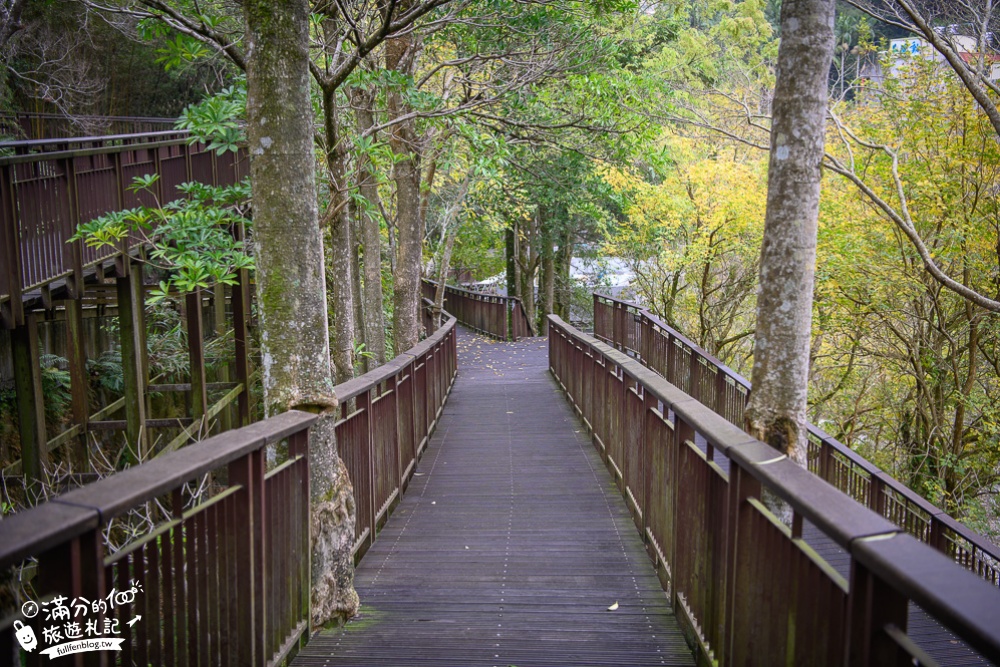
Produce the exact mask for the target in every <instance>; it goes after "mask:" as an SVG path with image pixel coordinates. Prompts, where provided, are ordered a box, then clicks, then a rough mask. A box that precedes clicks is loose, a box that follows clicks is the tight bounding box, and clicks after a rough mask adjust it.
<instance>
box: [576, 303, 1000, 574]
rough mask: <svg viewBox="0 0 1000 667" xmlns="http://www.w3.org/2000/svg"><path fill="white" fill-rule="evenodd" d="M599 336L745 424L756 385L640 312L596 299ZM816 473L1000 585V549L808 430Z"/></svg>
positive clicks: (825, 437) (833, 440) (846, 450)
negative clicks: (752, 384)
mask: <svg viewBox="0 0 1000 667" xmlns="http://www.w3.org/2000/svg"><path fill="white" fill-rule="evenodd" d="M594 336H595V337H596V338H598V339H600V340H602V341H604V342H606V343H608V344H609V345H611V346H612V347H614V348H616V349H618V350H620V351H622V352H625V353H627V354H629V355H631V356H633V357H634V358H635V359H636V360H638V361H639V362H641V363H642V364H643V365H644V366H646V367H648V368H650V369H652V370H653V371H655V372H656V373H657V374H659V375H660V376H661V377H663V378H665V379H666V380H667V381H668V382H670V383H671V384H673V385H674V386H676V387H678V388H679V389H680V390H681V391H683V392H685V393H686V394H688V395H689V396H692V397H694V398H695V399H697V400H699V401H700V402H701V403H703V404H704V405H706V406H708V407H709V408H710V409H712V410H713V411H715V413H716V414H719V415H721V416H722V417H724V418H725V419H727V420H728V421H729V422H730V423H732V424H735V425H737V426H742V423H743V411H744V409H745V408H746V404H747V401H748V400H749V398H750V382H748V381H747V380H746V378H744V377H743V376H742V375H740V374H739V373H737V372H735V371H734V370H732V369H731V368H729V367H728V366H726V365H725V364H724V363H722V362H721V361H719V360H718V359H717V358H715V357H714V356H712V355H711V354H709V353H708V352H706V351H705V350H704V349H702V348H701V347H699V346H698V345H697V344H696V343H693V342H692V341H691V340H689V339H688V338H686V337H685V336H684V335H683V334H681V333H680V332H678V331H677V330H675V329H673V328H671V327H670V326H668V325H667V324H666V323H664V322H663V321H662V320H660V319H659V318H657V317H656V316H655V315H653V314H652V313H651V312H649V311H648V310H646V309H644V308H642V307H641V306H639V305H637V304H634V303H630V302H628V301H623V300H621V299H614V298H612V297H609V296H604V295H602V294H596V293H595V294H594ZM808 428H809V434H808V439H809V451H808V464H809V470H811V471H812V472H813V473H815V474H816V475H818V476H819V477H821V478H823V479H824V480H826V481H827V482H829V483H830V484H832V485H833V486H835V487H837V488H838V489H840V490H841V491H843V492H844V493H846V494H847V495H849V496H851V497H852V498H854V499H855V500H857V501H858V502H859V503H861V504H862V505H865V506H866V507H868V508H870V509H871V510H873V511H874V512H876V513H877V514H880V515H882V516H884V517H885V518H887V519H889V520H890V521H892V522H893V523H895V524H896V525H898V526H900V527H902V528H903V529H904V530H905V531H906V532H908V533H910V534H911V535H913V536H914V537H916V538H917V539H918V540H920V541H921V542H924V543H926V544H929V545H931V546H932V547H934V548H935V549H937V550H938V551H941V552H942V553H945V554H947V555H948V556H949V557H950V558H952V559H953V560H954V561H955V562H956V563H959V564H960V565H962V566H963V567H965V568H966V569H968V570H970V571H972V572H975V573H976V574H978V575H979V576H980V577H982V578H983V579H985V580H986V581H989V582H991V583H992V584H993V585H994V586H1000V547H998V546H997V545H995V544H993V543H992V542H990V541H989V540H988V539H986V538H985V537H983V536H982V535H980V534H978V533H976V532H975V531H974V530H972V529H970V528H969V527H967V526H965V525H963V524H961V523H960V522H958V521H956V520H955V519H953V518H952V517H950V516H948V514H947V513H946V512H945V511H944V510H942V509H940V508H938V507H935V506H934V505H933V504H932V503H930V502H928V501H927V500H925V499H924V498H922V497H921V496H920V495H919V494H917V493H916V492H914V491H913V490H911V489H910V488H908V487H907V486H906V485H905V484H902V483H900V482H899V481H898V480H896V479H894V478H893V477H892V476H891V475H889V474H887V473H885V472H884V471H882V470H881V469H879V468H878V466H875V465H874V464H872V463H871V462H869V461H868V460H867V459H865V458H864V457H863V456H861V455H860V454H858V453H857V452H855V451H854V450H852V449H851V448H850V447H848V446H847V445H844V444H843V443H841V442H840V441H839V440H837V439H836V438H834V437H832V436H830V435H828V434H827V433H824V432H823V431H822V430H821V429H819V428H817V427H816V426H814V425H812V424H809V426H808Z"/></svg>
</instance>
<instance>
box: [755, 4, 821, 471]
mask: <svg viewBox="0 0 1000 667" xmlns="http://www.w3.org/2000/svg"><path fill="white" fill-rule="evenodd" d="M834 5H835V2H834V0H785V2H784V3H783V4H782V7H781V46H780V47H779V51H778V71H777V83H776V86H775V91H774V112H773V121H772V126H771V154H770V162H769V167H768V170H769V171H768V182H767V214H766V216H765V221H764V238H763V243H762V246H761V261H760V292H759V296H758V298H757V327H756V330H757V333H756V338H755V342H754V363H753V393H752V394H751V395H750V403H749V405H747V409H746V413H745V415H744V422H745V425H746V427H747V431H748V432H749V433H750V434H751V435H753V436H754V437H756V438H759V439H760V440H763V441H764V442H766V443H768V444H770V445H771V446H773V447H775V448H776V449H778V450H780V451H782V452H784V453H786V454H787V455H788V456H789V457H790V458H792V459H794V460H796V461H798V462H799V463H801V464H803V465H804V464H805V462H806V428H805V426H806V409H807V407H808V405H807V403H806V396H807V388H808V380H809V339H810V333H811V326H812V295H813V281H814V274H815V264H816V228H817V218H818V216H819V194H820V164H821V162H822V160H823V144H824V137H825V127H826V103H827V85H828V81H827V79H828V74H829V71H830V63H831V60H832V58H833V21H834Z"/></svg>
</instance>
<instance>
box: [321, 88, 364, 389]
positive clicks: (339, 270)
mask: <svg viewBox="0 0 1000 667" xmlns="http://www.w3.org/2000/svg"><path fill="white" fill-rule="evenodd" d="M323 121H324V129H325V132H326V167H327V170H328V171H329V172H330V203H329V208H328V209H327V212H326V215H325V216H324V223H325V224H327V225H329V226H330V256H331V261H332V263H333V266H331V267H330V269H331V270H330V273H331V278H332V279H331V280H330V292H331V295H330V297H331V298H330V301H331V303H332V305H333V314H334V319H333V349H332V350H331V357H332V359H333V366H334V368H335V369H336V373H337V384H340V383H341V382H347V381H348V380H350V379H351V378H353V377H354V291H353V283H354V271H353V268H354V264H355V262H356V261H357V260H356V259H355V258H356V255H355V254H354V252H353V250H354V248H353V244H352V243H351V216H350V210H349V207H348V205H347V200H348V193H347V151H346V150H345V148H344V147H343V146H342V145H341V141H340V118H339V110H338V109H337V91H336V89H334V88H333V87H332V86H331V87H329V88H327V89H325V90H323Z"/></svg>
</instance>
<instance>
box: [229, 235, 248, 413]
mask: <svg viewBox="0 0 1000 667" xmlns="http://www.w3.org/2000/svg"><path fill="white" fill-rule="evenodd" d="M237 233H238V234H239V238H240V239H242V237H243V235H242V233H240V232H237ZM231 301H232V307H233V343H234V345H235V347H236V350H235V360H234V363H235V365H236V381H237V382H239V383H241V384H242V385H243V391H242V392H240V395H239V398H238V399H237V416H238V423H239V425H240V426H246V425H247V424H249V423H250V362H249V354H248V352H247V350H248V345H247V343H248V341H249V339H250V331H249V326H248V320H249V317H250V275H249V272H248V271H247V270H246V269H240V270H239V271H237V272H236V284H235V285H233V286H232V292H231Z"/></svg>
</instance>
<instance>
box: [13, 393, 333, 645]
mask: <svg viewBox="0 0 1000 667" xmlns="http://www.w3.org/2000/svg"><path fill="white" fill-rule="evenodd" d="M315 420H316V417H315V416H314V415H310V414H306V413H303V412H296V411H291V412H286V413H284V414H281V415H278V416H277V417H272V418H271V419H268V420H265V421H262V422H258V423H256V424H253V425H251V426H247V427H244V428H241V429H238V430H234V431H229V432H226V433H223V434H222V435H218V436H215V437H213V438H210V439H208V440H205V441H203V442H200V443H197V444H195V445H191V446H190V447H187V448H185V449H182V450H180V451H178V452H174V453H172V454H168V455H166V456H163V457H161V458H157V459H155V460H153V461H151V462H148V463H145V464H143V465H140V466H137V467H135V468H132V469H129V470H126V471H124V472H121V473H118V474H116V475H113V476H111V477H108V478H106V479H104V480H102V481H100V482H97V483H94V484H91V485H88V486H85V487H83V488H81V489H78V490H75V491H71V492H69V493H66V494H64V495H61V496H58V497H56V498H54V499H53V500H50V501H49V502H47V503H45V504H43V505H40V506H38V507H36V508H34V509H30V510H26V511H23V512H20V513H18V514H15V515H13V516H11V517H8V518H6V519H4V520H3V521H0V571H6V570H7V569H8V568H10V567H12V566H13V567H16V566H18V565H19V564H21V563H22V562H24V561H25V560H26V559H29V558H32V557H34V558H37V571H36V572H35V576H34V577H33V579H32V581H31V589H33V591H34V596H33V597H32V599H33V600H34V601H35V602H36V603H37V602H43V604H46V605H47V604H49V603H48V602H44V601H48V600H53V598H56V599H58V598H60V597H61V598H62V600H61V601H60V602H59V604H60V605H62V606H66V607H70V608H71V609H73V611H72V612H71V613H73V614H75V616H74V617H72V618H76V621H77V622H78V623H79V628H80V629H81V635H80V636H81V637H84V638H86V639H90V638H93V637H94V636H95V635H94V634H87V635H83V633H82V628H84V627H85V626H84V622H85V621H86V620H95V621H96V624H97V625H96V628H97V629H98V630H99V632H98V636H104V635H107V636H108V638H115V639H122V640H123V642H122V643H121V651H122V653H121V663H122V664H128V665H131V664H139V665H151V664H156V665H178V664H199V663H200V664H209V665H222V664H232V665H251V664H260V665H262V664H265V663H269V664H275V663H280V661H281V660H282V659H283V657H284V656H287V655H288V654H289V653H290V652H291V651H292V650H293V649H294V648H295V647H296V646H298V645H299V643H300V642H303V641H305V640H306V639H307V638H308V630H309V591H310V577H311V574H310V570H309V549H310V545H309V456H308V453H309V436H308V429H309V426H310V425H311V424H312V423H313V422H314V421H315ZM283 440H284V441H287V450H286V451H287V455H286V456H285V458H284V460H283V461H280V462H278V463H277V464H274V465H272V466H271V469H270V470H268V469H267V468H268V465H267V464H268V457H267V456H266V452H267V448H268V447H269V446H271V445H274V444H276V443H278V442H280V441H283ZM271 451H272V452H273V451H275V450H274V448H272V449H271ZM272 457H273V455H272ZM200 487H208V488H209V489H210V491H211V492H210V493H207V494H205V495H207V496H209V497H207V499H206V498H201V499H199V500H197V501H196V502H197V504H193V506H191V505H192V500H191V491H192V490H194V489H198V488H200ZM134 510H141V516H142V517H143V520H142V521H140V520H138V518H137V517H132V519H131V520H129V519H128V518H127V515H128V514H129V513H130V512H132V511H134ZM160 512H162V513H163V516H161V517H159V521H157V522H156V523H155V525H153V526H147V525H145V521H146V520H148V519H149V518H155V517H157V516H158V514H159V513H160ZM121 517H126V519H125V522H124V523H122V522H121V521H119V518H121ZM125 525H129V526H131V529H132V530H142V529H143V528H145V529H146V530H144V531H143V534H142V536H141V537H139V538H138V539H136V540H135V541H133V542H131V543H129V544H128V545H127V546H125V547H124V548H122V549H120V550H118V551H116V552H115V553H106V552H105V547H104V544H105V533H114V534H116V535H119V536H120V535H121V534H122V533H123V526H125ZM150 527H152V530H149V528H150ZM123 591H132V597H134V601H129V602H128V603H125V604H122V602H123V601H124V600H125V599H126V598H120V597H118V595H117V594H118V593H121V592H123ZM116 592H117V593H116ZM77 600H85V601H86V602H85V603H84V604H83V608H82V609H77V608H75V607H73V606H72V605H74V604H75V601H77ZM108 600H111V602H107V601H108ZM102 601H105V605H104V606H103V607H101V608H100V609H98V607H97V606H95V605H97V604H100V603H101V602H102ZM112 603H114V604H112ZM81 613H82V616H83V617H82V618H81ZM52 614H53V608H51V607H50V608H49V610H48V611H47V612H46V611H43V612H42V613H41V614H38V615H37V616H35V617H34V618H30V619H29V618H25V617H22V616H21V614H17V615H16V619H17V620H18V622H20V623H24V622H26V623H27V624H28V625H29V626H31V627H33V631H34V634H35V636H36V638H37V640H38V642H39V644H40V645H41V644H42V638H43V636H44V634H43V633H44V631H45V627H47V626H54V627H56V628H58V630H59V632H60V634H61V635H62V639H64V640H65V641H71V639H70V637H69V636H67V635H66V634H65V633H66V630H65V627H64V622H63V621H71V620H72V618H71V617H66V618H63V617H61V616H59V615H55V616H53V615H52ZM47 616H49V618H46V617H47ZM139 616H141V617H142V618H141V619H139V620H137V621H136V622H135V623H133V624H131V625H129V621H130V620H132V619H136V618H138V617H139ZM13 620H14V619H4V621H5V622H4V623H0V628H2V629H0V662H3V663H4V664H7V661H8V660H9V659H10V658H11V656H12V655H13V650H14V648H15V646H16V644H15V642H14V637H13V628H12V627H11V624H12V623H13ZM105 621H106V622H105ZM106 628H108V629H106ZM111 628H113V631H111ZM48 643H50V644H52V643H56V644H58V643H59V642H48ZM93 655H98V656H100V655H101V654H100V653H96V654H93ZM26 657H27V659H28V660H29V664H41V663H42V662H45V663H47V662H48V660H47V659H46V660H44V661H43V659H42V657H41V656H40V655H39V651H37V650H36V651H34V652H33V653H28V654H26ZM99 659H100V658H98V660H99Z"/></svg>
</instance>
